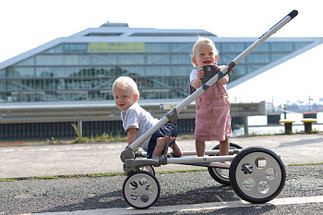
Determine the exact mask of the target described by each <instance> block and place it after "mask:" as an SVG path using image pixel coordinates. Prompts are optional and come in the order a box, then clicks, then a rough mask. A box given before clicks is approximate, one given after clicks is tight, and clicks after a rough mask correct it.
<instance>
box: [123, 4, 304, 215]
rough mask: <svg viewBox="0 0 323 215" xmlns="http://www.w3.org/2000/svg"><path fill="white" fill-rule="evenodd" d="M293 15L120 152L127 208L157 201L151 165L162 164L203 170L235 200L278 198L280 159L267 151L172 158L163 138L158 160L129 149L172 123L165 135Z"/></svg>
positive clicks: (185, 154)
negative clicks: (229, 189) (230, 191)
mask: <svg viewBox="0 0 323 215" xmlns="http://www.w3.org/2000/svg"><path fill="white" fill-rule="evenodd" d="M297 14H298V12H297V10H293V11H292V12H290V13H289V14H288V15H287V16H285V17H284V18H283V19H282V20H280V21H279V22H278V23H277V24H276V25H274V26H273V27H272V28H270V29H269V30H268V31H267V32H266V33H264V34H263V35H262V36H261V37H259V38H258V39H257V40H256V41H255V42H254V43H253V44H252V45H250V46H249V47H248V48H247V49H246V50H244V51H243V52H242V53H241V54H240V55H238V56H237V57H236V58H235V59H233V60H232V61H231V62H230V63H229V64H227V65H226V66H225V67H224V68H223V69H222V70H221V71H218V72H217V73H216V74H215V75H214V76H211V77H209V78H210V79H209V80H205V81H203V82H202V87H200V88H199V89H197V90H196V91H195V92H193V93H192V94H191V95H189V96H188V97H186V98H185V99H184V100H183V101H182V102H181V103H179V104H178V105H177V106H176V107H175V108H173V109H172V110H170V111H169V112H168V113H166V115H165V116H164V117H163V118H161V119H160V120H159V121H158V122H157V124H156V125H155V126H153V127H152V128H151V129H149V130H148V131H147V132H146V133H145V134H143V135H142V136H141V137H139V138H138V139H137V140H136V141H134V142H133V143H132V144H131V145H129V146H128V147H127V148H126V149H125V150H124V151H123V152H122V153H121V155H120V158H121V160H122V161H123V162H124V171H125V173H126V174H127V178H126V180H125V181H124V184H123V196H124V198H125V200H126V202H127V203H128V204H129V205H131V206H132V207H134V208H137V209H145V208H148V207H150V206H152V205H153V204H154V203H155V202H156V201H157V199H158V198H159V195H160V185H159V182H158V180H157V178H156V176H155V170H154V167H156V166H157V167H158V166H160V165H167V164H184V165H195V166H203V167H207V168H208V171H209V173H210V175H211V177H212V178H213V179H214V180H216V181H217V182H219V183H221V184H224V185H231V187H232V188H233V190H234V191H235V193H236V194H237V195H238V196H239V197H240V198H241V199H243V200H245V201H247V202H250V203H254V204H260V203H265V202H268V201H270V200H272V199H274V198H275V197H276V196H277V195H279V193H280V192H281V190H282V189H283V187H284V185H285V179H286V170H285V167H284V164H283V162H282V160H281V159H280V157H279V156H278V155H277V154H275V153H274V152H273V151H271V150H269V149H266V148H263V147H251V148H246V149H242V147H240V146H239V145H237V144H234V143H230V150H229V154H228V155H227V156H217V155H219V145H217V146H215V147H214V148H213V149H212V150H207V151H206V153H205V154H206V156H204V157H197V156H196V152H193V151H187V152H185V151H184V152H183V156H182V157H178V158H177V157H171V156H169V155H168V154H167V153H168V147H169V142H170V139H169V140H168V144H167V146H166V148H165V150H164V153H163V155H164V156H163V157H162V158H145V156H146V153H145V152H141V151H138V152H135V151H136V149H137V148H138V147H139V145H140V144H141V143H142V142H143V141H144V140H146V139H147V138H148V137H150V136H151V135H152V134H153V133H154V132H156V131H157V130H158V129H159V128H160V127H161V126H163V125H164V124H166V123H167V122H171V123H172V126H171V129H170V134H171V133H172V127H173V124H174V123H175V122H176V121H177V115H178V114H179V113H180V112H181V111H182V110H183V109H184V108H185V107H186V106H188V105H189V104H190V103H191V102H192V101H194V100H195V99H196V98H197V97H199V96H200V95H201V94H202V93H203V92H205V91H206V90H207V89H208V88H209V87H211V86H213V85H214V84H215V83H217V82H218V80H220V79H221V78H222V77H223V76H225V75H227V74H228V73H230V72H231V70H232V69H233V68H234V67H235V66H236V65H237V64H238V63H239V62H240V61H241V60H242V59H244V58H245V57H246V56H247V55H248V54H250V53H251V52H252V51H253V50H254V49H255V48H256V47H258V46H259V45H260V44H261V43H263V42H264V41H265V40H266V39H268V38H269V37H270V36H271V35H272V34H274V33H275V32H277V31H278V30H279V29H280V28H282V27H283V26H284V25H285V24H287V23H288V22H289V21H290V20H292V19H293V18H294V17H295V16H297ZM169 136H171V135H169ZM223 161H229V162H231V164H230V167H223V166H218V163H219V162H223Z"/></svg>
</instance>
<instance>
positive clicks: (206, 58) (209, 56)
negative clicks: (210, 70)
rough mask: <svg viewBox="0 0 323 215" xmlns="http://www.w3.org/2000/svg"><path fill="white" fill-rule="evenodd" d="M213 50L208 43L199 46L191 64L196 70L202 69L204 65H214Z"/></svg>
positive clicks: (214, 54)
mask: <svg viewBox="0 0 323 215" xmlns="http://www.w3.org/2000/svg"><path fill="white" fill-rule="evenodd" d="M215 56H216V53H215V50H214V49H213V47H212V46H211V45H210V44H208V43H202V44H200V45H199V46H198V47H197V49H196V51H195V53H194V56H193V57H192V62H193V63H194V64H195V65H197V67H198V68H202V67H203V66H204V65H214V63H215Z"/></svg>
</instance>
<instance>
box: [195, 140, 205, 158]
mask: <svg viewBox="0 0 323 215" xmlns="http://www.w3.org/2000/svg"><path fill="white" fill-rule="evenodd" d="M195 148H196V153H197V156H199V157H203V156H204V155H205V141H199V140H196V141H195Z"/></svg>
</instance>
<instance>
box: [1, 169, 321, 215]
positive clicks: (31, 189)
mask: <svg viewBox="0 0 323 215" xmlns="http://www.w3.org/2000/svg"><path fill="white" fill-rule="evenodd" d="M286 171H287V179H286V183H285V187H284V189H283V190H282V192H281V193H280V195H279V196H278V197H277V198H279V199H284V198H287V197H313V196H323V165H307V166H287V167H286ZM156 177H157V179H158V181H159V183H160V186H161V193H160V197H159V199H158V200H157V202H156V203H155V204H154V206H153V208H152V209H150V210H149V211H148V214H154V208H162V207H169V206H176V205H193V204H202V203H203V204H205V203H220V202H226V204H230V202H232V201H239V200H240V199H239V197H238V196H237V195H236V194H235V192H234V191H233V190H232V188H231V187H226V186H223V185H221V184H219V183H217V182H216V181H214V180H213V179H212V178H211V177H210V175H209V174H208V172H207V171H201V172H186V173H174V174H157V175H156ZM125 178H126V177H125V176H113V177H97V178H93V177H82V178H61V179H55V180H22V181H17V182H0V190H1V195H0V214H2V215H13V214H26V213H45V214H46V213H47V212H64V211H65V212H66V211H83V210H98V209H110V208H124V209H125V208H128V207H129V205H127V203H126V202H125V200H124V199H123V194H122V186H123V182H124V180H125ZM135 211H136V212H138V210H135ZM141 211H142V210H141ZM322 211H323V203H322V202H314V203H311V204H297V205H296V204H288V205H281V206H276V205H273V204H270V203H269V204H264V205H252V206H251V207H250V206H249V207H243V206H242V207H238V208H231V207H225V208H218V209H206V210H203V211H202V212H201V211H199V212H194V211H191V212H181V213H175V212H174V213H164V214H200V213H202V214H250V215H251V214H275V215H276V214H302V215H303V214H322ZM139 212H140V211H139ZM144 212H145V210H144V211H143V212H142V213H144ZM71 214H72V213H71ZM76 214H79V213H76ZM83 214H91V212H90V211H87V212H85V213H83ZM99 214H110V213H99ZM127 214H131V210H130V211H129V212H128V213H127ZM158 214H159V213H158ZM159 215H160V214H159Z"/></svg>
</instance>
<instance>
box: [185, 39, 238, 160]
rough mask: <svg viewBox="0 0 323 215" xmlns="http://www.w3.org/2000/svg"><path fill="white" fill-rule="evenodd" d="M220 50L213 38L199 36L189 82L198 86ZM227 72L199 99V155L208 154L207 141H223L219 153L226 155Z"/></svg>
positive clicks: (228, 126) (228, 132) (229, 132)
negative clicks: (205, 67) (204, 69)
mask: <svg viewBox="0 0 323 215" xmlns="http://www.w3.org/2000/svg"><path fill="white" fill-rule="evenodd" d="M217 59H218V51H217V49H216V47H215V45H214V43H213V41H212V40H210V39H208V38H199V39H198V40H197V41H196V42H195V44H194V46H193V49H192V63H193V65H194V66H195V67H196V68H197V69H194V70H193V71H192V72H191V75H190V85H191V87H193V88H195V89H198V88H200V87H201V79H202V78H203V77H204V71H203V69H202V67H203V66H205V65H214V67H215V68H216V69H217V70H220V69H221V68H220V67H218V66H215V63H216V61H217ZM228 81H229V76H228V75H226V76H224V77H223V78H222V79H220V80H219V81H218V82H217V83H216V84H214V85H213V86H212V87H210V88H209V89H208V90H207V91H205V92H204V93H203V94H202V95H200V96H199V97H198V98H197V99H196V120H195V147H196V152H197V155H198V156H204V155H205V141H212V140H217V141H220V155H227V154H228V151H229V138H230V137H231V136H232V130H231V116H230V103H229V97H228V94H227V92H226V89H225V85H226V83H227V82H228Z"/></svg>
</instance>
